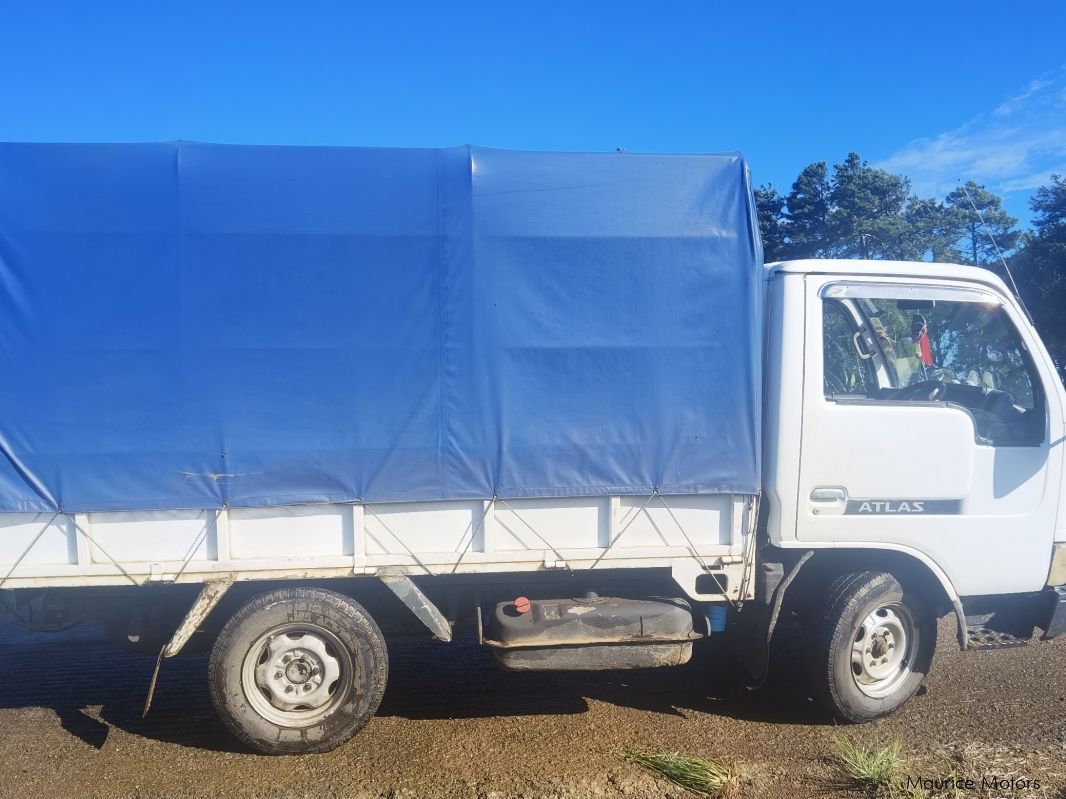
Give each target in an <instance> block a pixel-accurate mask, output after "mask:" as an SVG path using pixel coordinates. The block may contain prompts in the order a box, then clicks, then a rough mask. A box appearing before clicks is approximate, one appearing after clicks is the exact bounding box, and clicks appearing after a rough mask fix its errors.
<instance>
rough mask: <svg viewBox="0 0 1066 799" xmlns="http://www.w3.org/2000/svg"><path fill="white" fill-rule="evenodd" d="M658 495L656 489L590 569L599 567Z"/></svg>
mask: <svg viewBox="0 0 1066 799" xmlns="http://www.w3.org/2000/svg"><path fill="white" fill-rule="evenodd" d="M658 493H659V489H655V491H654V492H653V493H652V495H651V496H650V497H648V498H647V499H646V500H644V504H643V505H641V506H640V508H638V509H637V512H636V513H634V514H633V515H632V516H630V517H629V521H628V522H626V523H625V525H623V527H622V529H621V530H619V531H618V532H617V533H616V534H615V537H614V538H612V539H611V540H610V542H608V544H607V548H606V549H604V550H603V552H601V553H600V554H599V555H598V556H597V558H596V560H594V561H593V562H592V565H591V566H589V568H590V569H595V568H596V567H597V566H598V565H599V563H600V561H601V560H603V556H604V555H606V554H607V553H608V552H610V551H611V549H612V548H613V547H614V545H615V544H616V543H617V542H618V539H619V538H621V537H622V533H624V532H625V531H626V530H628V529H629V526H630V525H631V524H633V522H635V521H636V520H637V519H638V518H639V517H640V514H642V513H643V512H644V509H645V508H646V507H648V505H649V504H651V501H652V500H653V499H655V496H656V495H657V494H658Z"/></svg>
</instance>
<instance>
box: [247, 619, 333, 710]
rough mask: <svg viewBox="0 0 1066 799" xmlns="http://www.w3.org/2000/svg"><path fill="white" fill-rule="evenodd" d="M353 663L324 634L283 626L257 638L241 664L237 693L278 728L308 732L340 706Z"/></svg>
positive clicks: (309, 628)
mask: <svg viewBox="0 0 1066 799" xmlns="http://www.w3.org/2000/svg"><path fill="white" fill-rule="evenodd" d="M352 674H353V668H352V659H351V655H350V654H349V653H348V650H347V649H346V648H345V647H344V645H343V644H342V643H341V641H340V639H339V638H337V636H335V635H334V634H333V633H331V632H330V631H329V630H326V629H323V628H322V627H316V626H314V625H307V624H284V625H281V626H280V627H275V628H274V629H273V630H271V631H270V632H268V633H266V634H264V635H262V636H260V637H259V638H258V639H257V640H256V641H255V643H254V644H252V646H251V647H249V648H248V652H247V654H246V655H245V656H244V662H243V663H242V664H241V687H242V688H243V690H244V695H245V697H246V698H247V700H248V703H249V704H250V705H251V706H252V707H253V708H254V709H255V711H256V713H258V714H259V715H260V716H262V717H263V718H264V719H266V720H267V721H269V722H271V723H273V724H277V725H278V726H279V727H309V726H311V725H313V724H316V723H318V722H319V721H321V720H322V719H323V718H325V717H326V716H328V715H329V714H330V713H332V712H333V711H334V710H336V709H337V708H338V707H339V706H340V705H341V704H343V703H344V701H345V698H346V697H347V696H348V693H349V690H350V688H351V685H352Z"/></svg>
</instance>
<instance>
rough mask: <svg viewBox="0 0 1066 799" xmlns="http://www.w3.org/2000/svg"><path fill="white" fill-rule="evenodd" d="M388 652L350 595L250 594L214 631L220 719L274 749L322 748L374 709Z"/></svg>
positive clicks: (212, 682)
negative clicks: (243, 603)
mask: <svg viewBox="0 0 1066 799" xmlns="http://www.w3.org/2000/svg"><path fill="white" fill-rule="evenodd" d="M387 674H388V657H387V655H386V650H385V641H384V639H383V638H382V635H381V631H380V630H379V629H378V626H377V624H375V623H374V620H373V619H371V618H370V615H369V614H368V613H367V612H366V611H365V610H364V609H363V607H362V606H361V605H360V604H359V603H358V602H356V601H355V600H353V599H350V598H349V597H346V596H343V595H341V594H337V593H334V592H333V591H325V590H322V589H318V588H288V589H282V590H279V591H272V592H271V593H268V594H263V595H261V596H258V597H256V598H255V599H252V600H251V601H249V602H248V603H247V604H245V605H244V606H243V607H241V609H240V610H238V611H237V613H236V614H234V616H233V618H231V619H230V620H229V622H227V623H226V626H225V627H223V628H222V632H221V633H219V636H218V640H217V641H216V642H215V646H214V649H213V650H212V651H211V660H210V663H209V665H208V684H209V686H210V690H211V699H212V701H213V702H214V705H215V708H216V710H217V711H218V713H219V715H220V716H221V717H222V720H223V721H224V722H225V723H226V726H227V727H229V729H230V730H231V731H232V732H233V734H234V735H236V736H237V737H238V738H239V739H241V740H242V741H244V742H245V743H247V744H249V745H250V746H252V747H254V748H256V749H258V750H260V751H262V752H267V753H271V754H298V753H299V754H310V753H316V752H326V751H328V750H330V749H333V748H335V747H337V746H339V745H340V744H342V743H344V742H345V741H347V740H348V739H349V738H351V737H352V736H353V735H355V733H356V732H358V731H359V730H360V729H361V728H362V727H363V725H364V724H366V723H367V721H369V720H370V717H371V716H373V715H374V712H375V711H376V710H377V707H378V704H379V703H380V702H381V696H382V694H383V693H384V691H385V681H386V678H387Z"/></svg>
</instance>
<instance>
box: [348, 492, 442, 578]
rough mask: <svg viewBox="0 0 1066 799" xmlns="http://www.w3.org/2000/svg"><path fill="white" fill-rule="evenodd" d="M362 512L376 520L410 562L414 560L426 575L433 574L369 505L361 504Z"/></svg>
mask: <svg viewBox="0 0 1066 799" xmlns="http://www.w3.org/2000/svg"><path fill="white" fill-rule="evenodd" d="M363 510H365V511H366V512H367V513H369V514H370V515H371V516H373V517H374V518H375V519H377V521H378V524H380V525H381V526H382V527H383V528H384V529H385V532H387V533H388V534H389V535H391V536H392V537H393V538H395V539H396V543H397V544H399V545H400V546H401V547H403V549H404V551H405V552H406V553H407V554H408V555H410V556H411V558H412V560H414V562H415V563H416V564H418V566H419V567H420V568H422V569H423V570H424V571H425V572H426V574H433V571H432V570H431V569H430V568H429V566H427V565H426V564H424V563H423V562H422V561H421V560H419V558H418V555H416V554H415V553H414V552H413V551H411V548H410V547H409V546H407V544H405V543H404V542H403V539H402V538H400V536H398V535H396V533H395V532H394V531H393V530H392V528H391V527H389V526H388V525H387V524H385V522H384V520H383V519H382V518H381V517H380V516H378V515H377V514H376V513H374V509H373V508H371V507H370V505H367V504H366V503H363Z"/></svg>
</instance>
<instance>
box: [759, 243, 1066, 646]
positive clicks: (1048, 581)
mask: <svg viewBox="0 0 1066 799" xmlns="http://www.w3.org/2000/svg"><path fill="white" fill-rule="evenodd" d="M766 276H767V317H766V319H767V327H766V332H767V341H766V344H767V348H766V354H767V368H766V394H765V396H766V415H765V429H766V438H765V440H766V451H765V456H766V462H765V466H764V475H765V492H766V499H767V511H768V515H767V527H766V533H767V537H768V539H769V541H770V542H771V543H772V545H773V546H774V547H776V548H779V549H780V550H783V551H789V550H806V551H813V552H815V553H816V561H817V555H818V553H822V554H823V556H824V554H825V553H832V555H833V556H834V557H837V558H840V557H850V558H853V559H857V560H858V561H860V562H861V561H862V560H863V558H864V557H865V558H872V559H873V560H870V561H869V562H871V563H874V562H881V563H884V562H885V558H886V557H891V558H895V559H896V562H897V563H902V564H906V565H907V567H908V568H909V569H910V570H912V572H913V573H914V574H916V575H923V579H926V580H929V581H930V582H933V581H935V583H936V585H937V586H939V588H940V589H941V590H942V591H943V598H944V599H946V600H947V604H949V605H950V606H951V607H953V608H954V609H955V610H956V612H957V613H958V615H959V619H960V626H959V631H960V642H961V643H962V645H963V646H964V647H965V646H970V645H977V644H981V643H988V642H991V643H993V644H995V643H1001V644H1002V643H1009V642H1013V641H1015V640H1021V639H1023V638H1027V637H1028V635H1027V634H1026V629H1025V628H1026V626H1027V627H1028V633H1029V634H1031V632H1032V630H1033V626H1034V624H1035V625H1039V626H1043V627H1045V629H1046V634H1054V633H1055V632H1057V629H1056V625H1055V624H1054V623H1053V622H1052V618H1051V617H1052V616H1056V614H1055V610H1056V608H1057V606H1058V604H1059V601H1058V600H1059V595H1060V593H1061V592H1058V591H1055V589H1056V588H1057V587H1058V586H1060V585H1061V584H1062V583H1064V582H1066V523H1064V520H1063V514H1062V512H1061V510H1060V508H1061V506H1062V497H1063V451H1064V447H1063V437H1064V433H1066V425H1064V409H1066V393H1064V391H1063V385H1062V382H1061V380H1060V379H1059V376H1058V373H1057V372H1056V369H1055V365H1054V363H1053V362H1052V360H1051V358H1050V356H1049V355H1048V353H1047V351H1046V349H1045V348H1044V346H1043V344H1042V343H1041V341H1040V338H1039V336H1038V335H1037V334H1036V331H1035V330H1034V329H1033V326H1032V324H1031V323H1030V321H1029V319H1028V317H1027V314H1026V312H1025V310H1024V308H1022V307H1021V306H1020V304H1019V303H1018V301H1017V300H1016V299H1015V297H1014V296H1013V295H1012V293H1011V292H1010V291H1009V290H1008V288H1007V287H1006V285H1005V284H1004V283H1003V281H1002V280H1000V279H999V278H998V277H997V276H996V275H995V274H993V273H992V272H990V271H988V270H985V269H979V268H975V267H967V266H955V265H949V264H925V263H922V264H916V263H904V262H892V261H865V262H864V261H851V260H847V261H845V260H816V261H814V260H810V261H790V262H782V263H775V264H770V265H769V266H768V267H767V270H766ZM845 553H846V554H845ZM889 553H891V554H889ZM1019 607H1024V608H1027V609H1028V610H1024V611H1023V610H1019ZM997 616H998V617H999V618H1000V621H1001V622H1002V621H1003V620H1005V619H1009V620H1010V623H1009V624H999V629H997V628H996V626H995V619H996V617H997ZM990 623H991V626H990ZM1049 625H1050V627H1051V629H1047V627H1048V626H1049Z"/></svg>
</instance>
